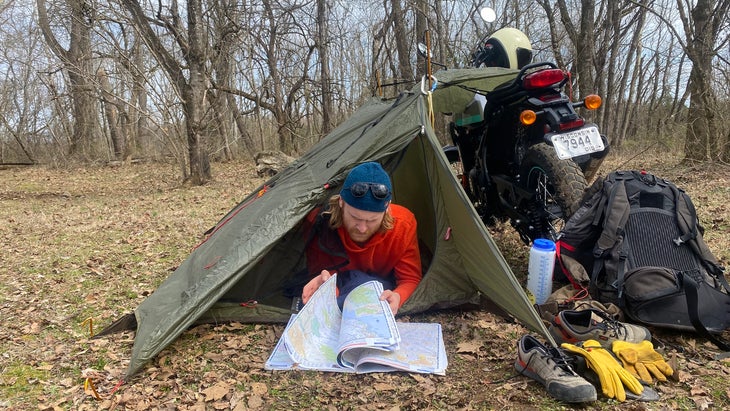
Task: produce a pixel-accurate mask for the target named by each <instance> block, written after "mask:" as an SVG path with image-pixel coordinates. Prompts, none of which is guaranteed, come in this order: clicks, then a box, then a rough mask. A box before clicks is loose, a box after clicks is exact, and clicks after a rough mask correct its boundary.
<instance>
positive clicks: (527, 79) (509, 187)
mask: <svg viewBox="0 0 730 411" xmlns="http://www.w3.org/2000/svg"><path fill="white" fill-rule="evenodd" d="M531 58H532V49H531V45H530V43H529V40H528V39H527V37H526V36H525V35H524V34H523V33H522V32H521V31H519V30H516V29H513V28H503V29H500V30H497V31H496V32H494V33H493V34H492V35H491V36H489V37H487V39H486V40H485V41H483V42H482V44H480V46H479V48H478V49H477V50H476V51H475V52H474V53H473V54H472V62H471V64H472V66H473V67H480V66H482V65H484V66H500V67H506V68H519V69H520V71H519V73H518V74H517V76H516V77H515V78H514V80H512V81H510V82H508V83H506V84H502V85H501V86H498V87H496V88H495V89H493V90H478V89H470V91H472V92H474V93H475V94H474V99H473V100H472V101H471V102H470V103H469V105H467V107H466V109H465V110H463V112H461V113H453V120H452V121H450V123H449V130H450V135H451V140H452V142H453V145H448V146H445V147H444V148H443V149H444V152H445V154H446V157H447V158H448V160H449V162H450V163H451V164H452V165H460V169H461V170H460V173H459V178H460V181H461V184H462V186H463V188H464V190H465V191H466V193H467V195H468V196H469V198H470V200H471V201H472V203H473V204H474V206H475V208H476V210H477V211H478V212H479V214H480V216H481V218H482V220H483V221H484V222H485V223H487V224H489V223H491V222H493V221H495V220H504V219H508V220H509V221H510V223H511V225H512V226H513V227H514V228H515V229H516V231H517V232H518V234H519V235H520V238H521V239H522V240H523V241H524V242H525V243H526V244H530V242H532V241H533V240H535V239H537V238H548V239H552V240H556V239H557V237H558V234H559V232H560V230H561V229H562V226H563V224H564V222H565V221H567V219H568V218H569V217H570V215H571V214H572V213H573V212H575V211H576V210H577V208H578V206H579V203H580V199H581V198H582V196H583V193H584V191H585V189H586V187H587V179H588V180H590V179H591V178H592V177H593V175H594V174H595V173H596V172H597V170H598V167H599V166H600V164H601V162H602V161H603V159H604V158H605V156H606V154H607V153H608V150H609V144H608V140H607V139H606V137H605V136H604V135H602V134H601V133H600V132H599V129H598V126H597V125H596V124H593V123H589V122H586V121H585V119H584V118H583V117H581V116H580V115H579V114H578V113H577V111H576V109H577V108H578V107H584V108H587V109H591V110H594V109H597V108H598V107H600V104H601V99H600V97H598V96H596V95H590V96H587V97H585V98H584V99H582V100H580V101H571V99H570V97H569V96H568V95H566V94H565V93H564V92H563V88H564V86H565V85H566V84H567V82H568V79H569V77H568V75H567V73H566V72H565V71H563V70H561V69H559V68H558V67H557V66H556V65H555V64H553V63H550V62H538V63H529V61H530V60H531Z"/></svg>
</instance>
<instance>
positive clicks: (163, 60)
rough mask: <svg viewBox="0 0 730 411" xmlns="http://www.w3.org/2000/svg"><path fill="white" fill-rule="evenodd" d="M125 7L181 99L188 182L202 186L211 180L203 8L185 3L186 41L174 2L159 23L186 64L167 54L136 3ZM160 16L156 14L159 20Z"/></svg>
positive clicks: (193, 1)
mask: <svg viewBox="0 0 730 411" xmlns="http://www.w3.org/2000/svg"><path fill="white" fill-rule="evenodd" d="M122 3H123V4H124V6H125V7H126V8H127V9H128V10H129V12H130V13H131V14H132V18H133V22H134V24H135V26H136V27H137V29H138V30H139V31H140V34H141V36H142V37H143V38H144V40H145V42H146V43H147V45H148V47H149V48H150V51H151V52H152V54H154V55H155V57H156V58H157V61H159V62H160V64H161V65H162V66H163V67H164V68H165V71H166V72H167V75H168V76H170V79H171V80H172V84H173V87H174V88H175V89H176V90H177V92H178V94H179V95H180V97H181V98H182V107H183V111H184V112H185V131H186V135H187V143H188V151H187V153H188V160H189V167H190V175H189V176H188V178H189V180H190V183H191V184H193V185H202V184H205V183H206V182H207V181H209V180H210V179H211V170H210V159H209V157H208V151H207V149H206V148H205V145H204V144H203V140H204V134H203V131H204V130H205V126H204V124H203V121H204V109H205V108H206V107H208V103H207V101H206V99H205V92H206V89H207V84H208V83H207V80H208V79H207V75H206V71H205V63H206V56H205V46H204V42H205V41H206V40H205V37H204V29H203V22H202V21H201V19H202V16H203V8H202V5H201V2H200V0H188V1H187V9H186V14H187V24H188V26H187V39H186V38H185V35H184V33H183V31H184V30H183V28H182V27H180V21H181V20H180V16H179V15H178V10H177V1H175V0H173V1H172V3H171V4H170V6H169V9H168V11H169V12H170V13H172V14H173V16H172V19H171V21H169V20H164V21H161V22H160V23H161V25H163V26H164V27H165V28H167V30H169V31H171V32H172V34H173V36H174V37H175V39H176V40H177V44H178V46H179V47H181V48H182V49H183V55H184V56H185V60H186V61H185V64H184V65H183V64H181V63H179V62H178V61H176V60H175V58H174V57H173V55H172V54H171V53H170V52H168V51H167V49H166V48H165V46H164V45H163V44H162V40H161V39H160V38H159V37H158V35H157V34H156V33H155V31H154V30H152V27H150V24H149V23H148V19H147V17H146V16H145V14H144V11H142V8H141V6H140V5H139V3H138V2H137V1H135V0H122ZM159 16H160V14H158V17H159ZM183 66H185V68H186V69H187V72H188V73H189V74H188V76H189V79H186V78H185V72H184V71H183Z"/></svg>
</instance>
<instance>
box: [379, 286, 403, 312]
mask: <svg viewBox="0 0 730 411" xmlns="http://www.w3.org/2000/svg"><path fill="white" fill-rule="evenodd" d="M380 301H387V302H388V305H389V306H390V311H393V315H396V313H398V307H400V294H398V293H396V292H394V291H391V290H384V291H383V293H382V294H380Z"/></svg>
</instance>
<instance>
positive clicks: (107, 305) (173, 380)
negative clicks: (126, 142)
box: [0, 155, 730, 410]
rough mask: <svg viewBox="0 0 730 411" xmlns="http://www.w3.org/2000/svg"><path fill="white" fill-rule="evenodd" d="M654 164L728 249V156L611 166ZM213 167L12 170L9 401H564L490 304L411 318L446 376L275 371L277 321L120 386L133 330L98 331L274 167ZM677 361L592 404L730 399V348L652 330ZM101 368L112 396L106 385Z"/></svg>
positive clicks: (353, 405)
mask: <svg viewBox="0 0 730 411" xmlns="http://www.w3.org/2000/svg"><path fill="white" fill-rule="evenodd" d="M619 164H621V168H647V169H648V170H649V171H652V172H654V173H655V174H658V175H661V176H664V177H667V178H669V179H672V180H673V181H675V182H676V183H677V184H678V185H680V186H681V187H683V188H685V189H686V191H688V192H689V193H690V195H691V196H692V197H693V199H694V200H695V202H696V204H697V206H698V211H699V214H700V218H701V221H702V222H703V224H704V225H705V228H706V229H707V233H706V239H707V241H708V243H709V246H710V247H711V248H712V250H713V251H714V252H715V254H716V255H717V256H718V258H720V260H721V261H722V262H723V263H724V264H725V265H728V262H730V251H729V250H730V246H729V245H730V244H729V243H730V230H729V229H728V228H729V226H730V210H728V204H727V200H728V198H730V168H729V167H727V166H716V165H713V166H706V165H697V166H691V167H690V166H679V165H677V164H676V161H672V160H671V159H666V158H659V157H657V158H652V157H651V156H648V155H644V156H641V159H640V161H639V160H637V159H634V160H631V162H629V163H626V164H622V158H620V157H618V156H617V157H615V158H611V159H609V161H607V163H606V167H605V168H604V169H605V170H609V169H610V167H616V166H617V165H619ZM214 173H215V175H216V181H214V182H212V183H211V184H208V185H206V186H204V187H182V186H180V185H179V184H178V183H177V182H176V181H177V169H176V168H175V167H172V166H165V165H134V166H120V167H117V168H95V169H72V170H59V169H53V170H49V169H44V168H15V169H3V170H0V223H1V224H0V241H1V242H2V252H1V253H0V318H2V324H3V326H2V328H1V329H0V408H6V409H12V410H27V409H42V410H45V409H74V410H87V409H118V410H122V409H129V410H134V409H140V410H142V409H195V410H203V409H239V410H240V409H292V408H300V409H333V410H334V409H386V410H399V409H494V408H509V409H534V408H541V409H544V408H564V407H565V405H564V404H561V403H558V402H555V401H553V400H552V399H551V398H549V397H548V396H547V395H546V393H545V391H544V390H543V389H542V387H541V386H540V385H538V384H537V383H535V382H533V381H531V380H529V379H527V378H525V377H521V376H515V375H514V369H513V366H512V364H513V361H514V355H515V351H514V350H515V342H516V341H517V339H518V338H519V337H520V336H521V335H522V334H524V333H525V332H526V330H525V329H524V328H522V327H521V326H520V325H518V324H515V323H513V322H511V321H508V320H506V319H503V318H501V317H497V316H495V315H493V314H491V313H489V312H487V311H484V310H475V311H460V310H452V311H445V312H439V313H431V314H422V315H417V316H411V318H410V320H418V321H434V322H440V323H441V324H442V325H443V327H444V333H445V334H444V335H445V340H446V345H447V352H448V356H449V362H450V364H449V369H448V370H447V375H446V376H445V377H437V376H420V375H408V374H400V373H392V374H371V375H344V374H326V373H316V372H278V373H272V372H267V371H264V370H263V363H264V361H265V360H266V358H267V357H268V355H269V353H270V352H271V350H272V349H273V347H274V344H275V342H276V340H277V339H278V336H279V334H280V333H281V331H282V326H281V325H241V324H226V325H220V326H217V327H213V326H199V327H196V328H194V329H191V330H190V331H188V332H186V333H185V334H183V335H182V336H181V337H180V338H179V339H178V340H177V341H176V342H175V343H173V344H171V345H170V346H169V347H168V348H167V349H165V350H164V351H163V352H162V353H161V354H160V355H159V356H158V357H157V358H156V359H155V360H154V361H153V362H151V363H150V364H148V367H147V368H146V369H144V370H143V371H142V372H141V373H139V375H137V376H136V377H135V378H133V379H132V380H131V381H130V382H128V383H127V384H125V385H122V386H121V387H119V388H118V389H117V390H116V391H115V386H116V384H117V383H118V381H119V380H120V378H121V376H122V375H123V373H124V371H125V369H126V364H127V362H128V358H129V354H130V351H131V344H132V338H133V337H132V335H131V334H118V335H114V336H111V337H109V338H103V339H99V340H90V339H89V338H88V337H89V328H90V321H89V319H90V320H91V322H92V325H93V328H94V330H98V328H99V327H100V326H103V325H106V324H107V323H109V322H110V321H112V320H114V319H116V318H118V317H119V316H121V315H122V314H124V313H127V312H131V311H132V310H134V308H135V307H136V306H137V305H138V304H139V303H140V302H141V301H143V300H144V298H145V297H146V296H147V295H149V293H151V292H152V291H153V290H154V289H155V287H156V286H157V285H158V284H159V283H160V282H161V281H162V280H163V279H164V278H166V277H167V276H168V275H169V274H170V273H171V271H172V270H174V268H175V267H176V266H177V265H178V264H180V262H181V261H182V260H183V259H185V257H186V256H187V255H188V253H189V252H190V250H191V248H192V247H193V246H195V245H196V244H197V243H198V241H200V239H201V235H202V233H203V232H204V231H205V230H206V229H208V228H209V227H210V226H212V225H213V224H215V223H216V222H217V221H218V219H219V218H220V217H222V216H223V215H224V214H225V213H226V212H227V211H228V210H230V209H231V208H232V207H233V206H234V205H235V204H237V203H238V201H240V200H241V199H242V198H243V197H244V196H245V195H246V194H247V193H249V192H250V191H251V190H253V189H255V188H256V187H258V186H259V185H260V184H261V183H262V182H263V180H261V179H259V178H257V177H256V176H255V173H254V171H253V165H252V164H249V163H228V164H216V165H215V166H214ZM492 233H493V236H494V238H495V240H496V241H497V242H498V244H499V245H500V248H501V249H502V250H505V253H504V254H505V257H506V258H507V260H508V262H509V263H510V264H511V265H512V267H513V270H514V271H515V272H516V273H518V274H521V273H524V272H525V271H526V256H527V252H528V248H527V247H526V246H524V245H523V244H522V243H521V242H519V240H518V239H517V238H516V235H514V233H513V232H512V231H511V229H509V227H497V228H495V229H494V230H493V231H492ZM656 335H657V336H658V337H659V338H661V339H662V340H663V341H667V342H668V344H667V348H668V350H669V352H670V353H671V355H676V357H677V359H678V361H679V371H680V372H679V377H680V378H679V381H676V382H669V383H663V384H660V385H658V386H657V390H658V391H659V392H660V393H661V395H662V398H661V400H660V401H659V402H655V403H648V404H645V403H637V402H633V403H627V404H619V403H617V402H614V401H609V400H605V399H603V400H600V401H599V402H598V403H596V404H594V405H593V406H592V407H596V408H601V409H614V408H621V409H625V408H627V407H628V408H631V409H647V408H648V409H660V408H671V409H677V408H684V409H696V408H706V407H710V408H717V409H727V408H728V407H730V392H729V391H730V389H728V385H727V382H726V381H727V378H728V375H729V374H730V367H729V365H730V364H729V363H728V362H727V361H725V362H722V361H708V359H709V358H710V356H711V354H712V353H713V352H714V350H713V347H712V346H711V345H710V344H708V343H707V342H706V341H703V340H700V339H696V338H695V337H694V336H693V335H690V334H667V333H664V332H661V331H656ZM85 381H90V382H91V383H93V386H94V388H95V390H96V392H97V394H98V396H99V398H100V399H95V394H94V390H93V389H92V388H91V386H90V385H87V386H86V388H85V384H84V383H85Z"/></svg>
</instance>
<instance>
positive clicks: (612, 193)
mask: <svg viewBox="0 0 730 411" xmlns="http://www.w3.org/2000/svg"><path fill="white" fill-rule="evenodd" d="M608 178H609V179H610V181H611V182H612V184H611V185H610V187H609V188H608V190H609V192H608V193H604V196H603V197H604V198H605V199H606V200H605V206H604V207H601V208H600V209H603V210H606V211H605V212H604V215H603V217H604V219H603V229H602V230H601V234H600V236H599V237H598V240H597V241H596V245H595V246H594V248H593V257H594V258H595V259H594V263H593V273H592V274H591V279H592V281H595V280H596V279H597V278H598V275H599V274H600V273H601V271H602V270H603V269H604V268H605V259H606V258H607V257H608V256H607V255H606V254H607V253H610V252H611V250H612V249H614V248H615V246H616V244H617V243H618V242H619V240H621V239H622V238H623V236H624V227H625V226H626V222H627V221H628V220H629V212H630V211H631V210H630V204H629V199H628V196H627V195H626V185H625V184H624V180H625V179H626V178H633V177H632V176H631V175H629V176H626V177H624V176H623V175H622V174H621V173H619V172H615V173H613V174H611V175H610V176H609V177H608ZM606 187H607V186H606V185H605V184H604V189H605V188H606ZM625 248H626V245H625V242H622V244H621V247H620V249H619V250H618V252H619V261H618V266H617V267H616V268H617V278H616V281H615V282H614V283H613V284H612V286H613V287H615V290H616V291H617V293H618V294H617V295H618V302H619V305H623V304H622V303H621V300H622V293H623V279H624V275H625V273H626V258H627V257H628V253H627V251H628V250H626V249H625Z"/></svg>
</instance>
